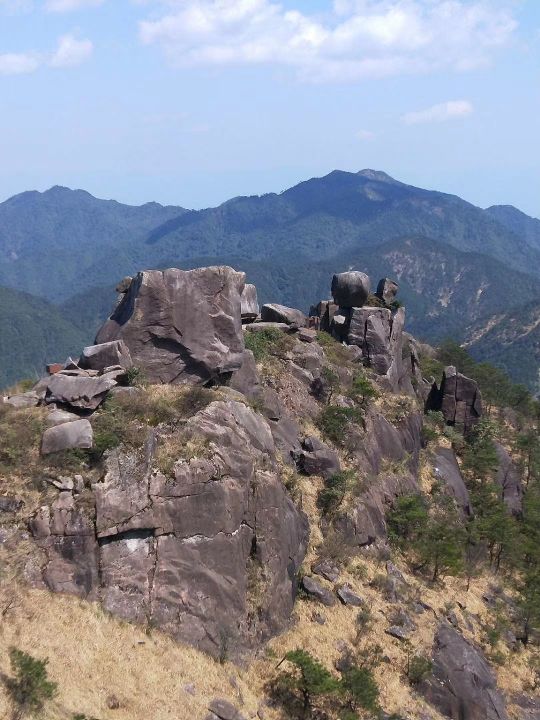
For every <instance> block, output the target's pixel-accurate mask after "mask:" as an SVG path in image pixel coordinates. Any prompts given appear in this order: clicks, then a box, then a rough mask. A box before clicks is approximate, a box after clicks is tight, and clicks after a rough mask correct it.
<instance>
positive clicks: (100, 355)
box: [79, 340, 133, 370]
mask: <svg viewBox="0 0 540 720" xmlns="http://www.w3.org/2000/svg"><path fill="white" fill-rule="evenodd" d="M79 366H80V367H81V368H85V369H89V370H105V368H108V367H111V366H120V367H121V368H123V369H124V370H127V369H128V368H130V367H132V366H133V362H132V360H131V355H130V354H129V350H128V347H127V345H126V344H125V342H124V341H123V340H112V341H111V342H105V343H101V344H99V345H90V346H88V347H85V348H84V350H83V352H82V355H81V357H80V359H79Z"/></svg>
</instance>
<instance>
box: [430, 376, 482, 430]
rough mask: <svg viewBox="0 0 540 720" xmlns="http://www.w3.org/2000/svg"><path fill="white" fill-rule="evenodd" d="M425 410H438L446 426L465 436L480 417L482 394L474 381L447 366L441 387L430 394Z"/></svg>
mask: <svg viewBox="0 0 540 720" xmlns="http://www.w3.org/2000/svg"><path fill="white" fill-rule="evenodd" d="M426 409H427V410H440V411H441V412H442V414H443V415H444V419H445V420H446V422H447V424H448V425H454V426H455V427H456V429H458V430H460V431H461V432H463V433H464V434H465V435H467V434H468V433H470V431H471V430H472V429H473V427H474V426H475V425H476V423H477V422H478V421H479V420H480V418H481V417H482V393H481V392H480V389H479V387H478V385H477V384H476V382H475V381H474V380H471V378H468V377H466V376H465V375H462V374H461V373H458V372H457V370H456V368H455V367H453V366H452V365H449V366H448V367H446V368H445V369H444V372H443V378H442V382H441V387H440V388H437V387H435V388H434V389H433V390H432V392H431V393H430V395H429V397H428V399H427V402H426Z"/></svg>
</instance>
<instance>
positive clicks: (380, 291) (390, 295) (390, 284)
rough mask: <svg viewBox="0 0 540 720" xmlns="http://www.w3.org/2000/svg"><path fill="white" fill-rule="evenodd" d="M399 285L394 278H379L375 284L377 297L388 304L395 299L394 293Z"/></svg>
mask: <svg viewBox="0 0 540 720" xmlns="http://www.w3.org/2000/svg"><path fill="white" fill-rule="evenodd" d="M398 290H399V285H398V284H397V282H395V280H390V279H389V278H382V280H379V284H378V285H377V292H376V293H375V294H376V295H377V297H378V298H379V299H380V300H383V301H384V302H385V303H387V304H388V305H390V303H392V302H394V300H395V299H396V295H397V294H398Z"/></svg>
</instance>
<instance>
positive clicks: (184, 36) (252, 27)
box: [140, 0, 516, 82]
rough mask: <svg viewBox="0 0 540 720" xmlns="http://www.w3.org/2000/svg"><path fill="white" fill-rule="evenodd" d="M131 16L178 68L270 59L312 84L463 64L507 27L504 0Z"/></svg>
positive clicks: (254, 4)
mask: <svg viewBox="0 0 540 720" xmlns="http://www.w3.org/2000/svg"><path fill="white" fill-rule="evenodd" d="M153 4H155V5H157V6H158V7H162V8H164V9H162V11H161V13H160V14H159V15H155V16H154V17H153V18H152V19H148V20H145V21H142V22H141V23H140V37H141V40H142V42H143V43H146V44H152V43H154V44H157V45H159V46H161V47H162V48H163V49H164V51H165V52H166V54H167V56H168V57H169V59H170V60H171V61H172V62H173V63H174V64H176V65H179V66H188V67H189V66H216V65H217V66H223V65H255V64H273V65H282V66H288V67H291V68H293V69H294V70H295V71H296V72H297V74H298V76H299V77H300V78H301V79H305V80H309V81H312V82H325V81H338V82H348V81H354V80H358V79H361V78H365V77H384V76H389V75H402V74H407V73H424V72H432V71H436V70H441V69H451V70H467V69H470V68H473V67H478V66H481V65H483V64H485V63H487V62H489V60H490V59H491V56H492V54H493V52H494V50H495V49H497V48H498V47H501V46H504V45H505V44H507V43H508V42H509V40H510V38H511V35H512V33H513V31H514V29H515V27H516V22H515V21H514V19H513V17H512V14H511V10H510V8H511V6H512V4H511V0H496V1H495V2H493V0H492V1H491V2H487V0H334V3H333V9H332V10H331V11H330V12H329V13H327V14H326V15H317V14H311V15H308V14H304V13H302V12H300V11H298V10H286V9H285V8H283V6H282V5H280V4H277V3H276V2H275V1H274V0H154V3H153Z"/></svg>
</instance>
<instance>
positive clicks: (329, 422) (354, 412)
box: [317, 405, 364, 445]
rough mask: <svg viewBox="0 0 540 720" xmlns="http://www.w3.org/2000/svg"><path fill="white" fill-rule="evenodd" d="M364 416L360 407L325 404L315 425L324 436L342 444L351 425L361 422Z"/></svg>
mask: <svg viewBox="0 0 540 720" xmlns="http://www.w3.org/2000/svg"><path fill="white" fill-rule="evenodd" d="M363 421H364V416H363V413H362V411H361V410H360V408H349V407H341V406H338V405H327V407H325V408H323V410H322V411H321V414H320V415H319V418H318V420H317V426H318V427H319V429H320V431H321V432H322V433H323V435H324V436H325V437H327V438H328V439H329V440H332V441H333V442H335V443H336V444H338V445H344V444H345V442H346V435H347V432H348V430H349V428H350V426H351V425H353V424H360V423H363Z"/></svg>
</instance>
